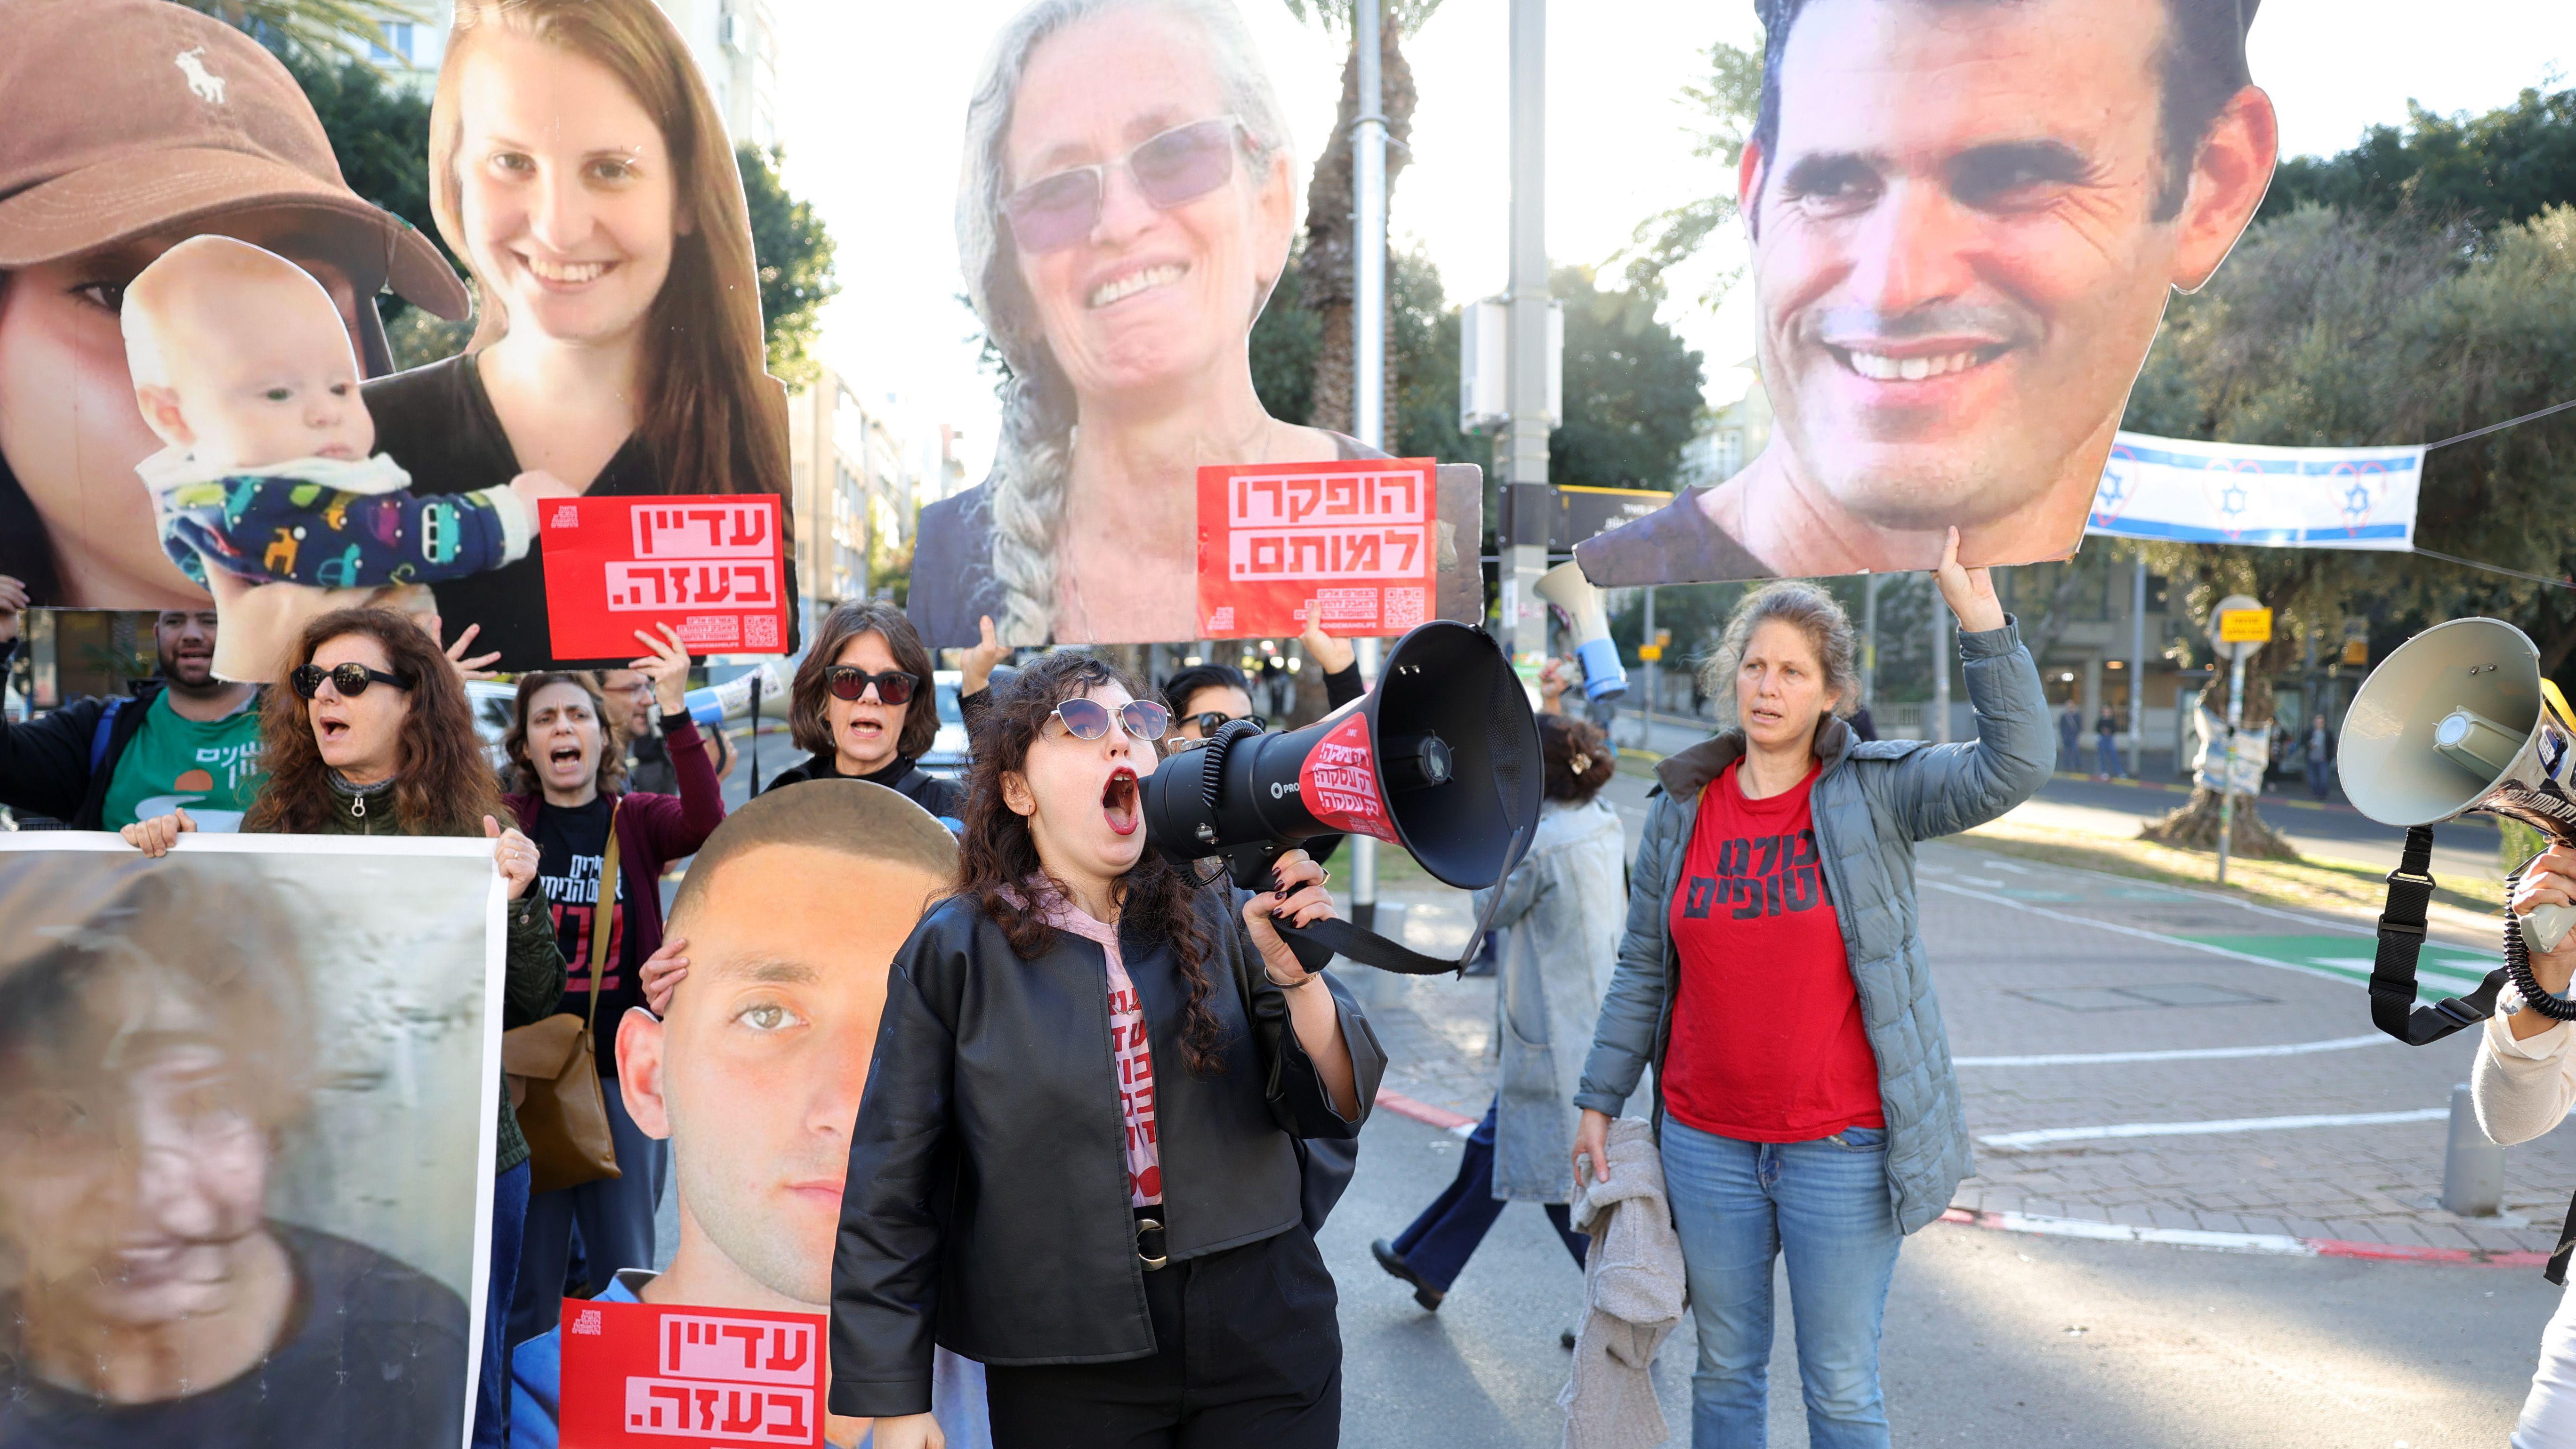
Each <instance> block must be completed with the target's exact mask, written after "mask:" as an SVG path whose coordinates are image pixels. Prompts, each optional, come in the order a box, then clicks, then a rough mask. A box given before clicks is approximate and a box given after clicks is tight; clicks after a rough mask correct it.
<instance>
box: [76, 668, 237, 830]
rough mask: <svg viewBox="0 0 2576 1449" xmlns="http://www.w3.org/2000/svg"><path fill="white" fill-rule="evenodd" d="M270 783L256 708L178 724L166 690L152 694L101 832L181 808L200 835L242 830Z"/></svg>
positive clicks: (112, 782) (110, 794)
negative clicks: (263, 786)
mask: <svg viewBox="0 0 2576 1449" xmlns="http://www.w3.org/2000/svg"><path fill="white" fill-rule="evenodd" d="M127 707H128V708H132V706H131V705H129V706H127ZM265 778H267V777H266V775H265V774H264V773H263V772H262V771H261V769H260V761H259V711H258V710H257V709H256V708H248V707H246V708H243V709H239V710H236V711H234V712H233V713H231V714H228V715H226V716H224V717H223V718H222V719H219V720H216V721H214V722H213V723H211V724H199V723H197V722H196V721H194V720H188V719H181V718H180V717H179V712H178V711H177V710H174V709H172V708H171V707H170V693H169V691H168V690H163V691H162V692H161V693H159V694H156V695H154V696H152V703H151V705H150V706H149V707H148V708H147V710H146V712H145V714H144V716H143V727H142V728H141V729H139V730H136V731H135V732H134V738H133V739H132V740H130V741H128V742H127V743H126V746H125V753H124V754H123V755H122V756H119V757H118V759H117V762H116V773H115V774H114V775H113V776H111V777H109V779H108V782H107V802H106V814H105V816H104V818H103V819H102V820H101V821H100V828H101V829H103V830H122V829H124V828H125V827H126V826H128V825H131V824H133V823H134V822H135V821H137V820H145V819H149V818H151V817H152V816H155V815H167V814H169V813H170V812H171V811H173V810H177V809H182V808H184V809H186V810H187V812H188V818H189V819H191V820H194V821H196V822H197V828H198V829H199V830H239V829H240V828H241V818H242V812H243V811H245V810H248V809H249V808H250V802H251V800H252V799H253V797H255V796H257V795H258V794H259V787H260V782H261V781H262V780H264V779H265Z"/></svg>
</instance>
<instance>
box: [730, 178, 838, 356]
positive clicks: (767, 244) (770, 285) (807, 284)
mask: <svg viewBox="0 0 2576 1449" xmlns="http://www.w3.org/2000/svg"><path fill="white" fill-rule="evenodd" d="M782 154H783V153H782V152H780V151H777V150H770V151H765V152H764V151H762V150H761V149H760V148H759V147H757V146H743V147H740V148H738V149H736V150H735V152H734V164H735V165H736V166H737V167H738V168H739V169H740V170H741V172H742V193H743V200H744V202H745V203H746V204H747V205H748V206H749V207H750V210H751V249H752V254H753V256H754V258H755V259H756V260H757V262H758V264H759V267H760V319H761V325H762V327H763V329H764V330H765V331H766V333H767V335H768V342H769V372H770V375H771V376H773V377H776V378H778V379H779V380H780V381H782V382H785V383H788V384H790V385H791V386H792V385H794V384H797V383H802V382H809V381H811V380H812V379H813V377H814V374H815V371H816V367H817V364H816V362H815V360H814V356H813V349H814V340H815V337H816V335H817V334H818V333H819V332H820V331H821V330H822V315H821V314H822V309H823V304H824V303H825V302H828V301H830V300H831V299H832V297H833V296H834V294H836V293H838V292H839V291H840V290H841V283H840V280H839V279H838V278H837V277H835V276H834V275H833V272H832V236H831V233H830V232H828V231H825V230H824V229H823V219H822V218H821V217H819V216H816V215H815V214H814V207H813V205H812V203H810V202H804V201H799V200H797V199H796V198H795V197H793V196H790V195H789V194H788V193H787V188H786V187H785V186H783V185H781V184H780V183H779V180H778V162H779V158H780V157H781V155H782Z"/></svg>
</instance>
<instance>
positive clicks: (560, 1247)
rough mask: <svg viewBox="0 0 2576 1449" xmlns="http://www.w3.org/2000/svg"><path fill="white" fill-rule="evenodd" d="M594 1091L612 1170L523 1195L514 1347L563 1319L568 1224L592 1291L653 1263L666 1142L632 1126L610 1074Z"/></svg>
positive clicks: (667, 1154)
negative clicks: (604, 1118) (602, 1111)
mask: <svg viewBox="0 0 2576 1449" xmlns="http://www.w3.org/2000/svg"><path fill="white" fill-rule="evenodd" d="M599 1095H600V1098H601V1100H602V1101H604V1102H605V1103H606V1104H607V1107H608V1135H609V1140H610V1141H612V1142H613V1143H615V1144H616V1148H617V1169H618V1173H619V1175H618V1176H616V1177H603V1178H601V1179H599V1180H598V1181H596V1182H585V1183H583V1184H581V1185H580V1186H578V1187H567V1188H560V1189H557V1190H556V1191H554V1192H541V1193H538V1194H536V1195H535V1196H533V1197H530V1198H529V1199H528V1232H527V1243H528V1245H527V1247H526V1248H525V1249H524V1250H523V1251H522V1252H521V1253H520V1256H519V1287H518V1291H517V1292H516V1293H515V1294H513V1295H512V1296H511V1304H510V1335H509V1342H510V1346H511V1347H513V1348H515V1347H517V1346H518V1345H520V1344H522V1343H525V1342H527V1341H528V1340H529V1339H532V1338H534V1337H536V1336H537V1335H538V1334H541V1333H544V1332H545V1331H546V1330H548V1329H550V1328H553V1327H554V1326H555V1325H556V1323H557V1321H558V1320H560V1319H561V1318H562V1316H563V1300H564V1287H565V1283H564V1278H565V1264H566V1262H567V1261H568V1260H569V1259H570V1258H571V1257H572V1235H573V1230H574V1229H575V1228H579V1229H580V1230H581V1250H582V1261H583V1263H584V1265H585V1270H586V1276H587V1283H586V1285H585V1286H586V1287H587V1288H588V1290H589V1293H590V1295H591V1296H596V1295H598V1294H600V1293H603V1292H605V1291H607V1288H608V1284H609V1281H610V1280H611V1279H613V1278H614V1277H616V1275H617V1270H618V1269H620V1268H642V1269H645V1270H647V1271H650V1270H652V1269H654V1268H657V1267H659V1266H660V1263H659V1262H658V1261H657V1259H656V1257H655V1255H654V1251H653V1248H654V1243H653V1215H654V1213H655V1211H656V1210H657V1209H659V1208H660V1207H661V1205H662V1184H663V1182H664V1180H665V1179H666V1178H668V1177H669V1175H670V1162H671V1153H670V1144H669V1143H667V1142H658V1141H655V1140H654V1139H653V1138H650V1137H647V1136H645V1135H644V1129H643V1128H641V1127H638V1126H636V1125H635V1119H634V1118H633V1117H630V1116H628V1115H627V1113H626V1098H625V1096H624V1094H623V1093H621V1092H620V1091H619V1090H618V1086H617V1079H616V1078H615V1077H602V1078H600V1079H599Z"/></svg>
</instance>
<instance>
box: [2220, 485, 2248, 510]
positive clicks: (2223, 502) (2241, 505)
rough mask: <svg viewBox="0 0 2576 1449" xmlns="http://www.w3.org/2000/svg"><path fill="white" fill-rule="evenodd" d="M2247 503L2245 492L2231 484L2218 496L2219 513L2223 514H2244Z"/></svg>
mask: <svg viewBox="0 0 2576 1449" xmlns="http://www.w3.org/2000/svg"><path fill="white" fill-rule="evenodd" d="M2245 502H2246V499H2245V490H2244V489H2242V488H2240V487H2238V486H2237V485H2235V484H2233V483H2230V484H2228V485H2227V487H2226V488H2225V489H2224V490H2223V491H2221V492H2220V493H2219V495H2218V511H2219V512H2221V513H2242V512H2244V511H2245Z"/></svg>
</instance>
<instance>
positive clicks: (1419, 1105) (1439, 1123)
mask: <svg viewBox="0 0 2576 1449" xmlns="http://www.w3.org/2000/svg"><path fill="white" fill-rule="evenodd" d="M1377 1104H1378V1105H1379V1106H1381V1107H1384V1108H1385V1109H1386V1110H1388V1111H1390V1112H1393V1113H1394V1114H1395V1115H1397V1116H1399V1117H1410V1118H1412V1119H1413V1120H1414V1121H1416V1122H1420V1123H1422V1124H1423V1125H1425V1126H1429V1127H1437V1128H1439V1129H1440V1130H1441V1131H1443V1132H1446V1133H1448V1134H1449V1135H1450V1136H1452V1137H1465V1136H1467V1135H1468V1134H1470V1133H1472V1132H1474V1131H1475V1130H1476V1122H1477V1119H1476V1118H1473V1117H1462V1116H1460V1115H1458V1114H1457V1113H1455V1112H1452V1111H1450V1110H1449V1109H1448V1108H1446V1107H1434V1106H1432V1105H1431V1104H1430V1103H1428V1102H1417V1101H1415V1100H1414V1099H1413V1098H1411V1097H1408V1096H1406V1095H1404V1094H1403V1093H1402V1092H1396V1091H1389V1090H1388V1089H1387V1088H1385V1087H1380V1088H1378V1089H1377Z"/></svg>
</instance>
